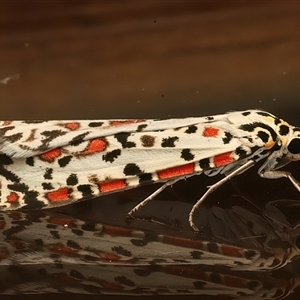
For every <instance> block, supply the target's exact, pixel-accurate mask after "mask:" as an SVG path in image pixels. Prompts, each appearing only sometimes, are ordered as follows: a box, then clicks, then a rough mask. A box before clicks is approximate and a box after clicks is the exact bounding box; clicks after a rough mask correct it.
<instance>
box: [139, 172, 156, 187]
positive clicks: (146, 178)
mask: <svg viewBox="0 0 300 300" xmlns="http://www.w3.org/2000/svg"><path fill="white" fill-rule="evenodd" d="M152 181H153V179H152V174H151V173H143V174H141V175H139V183H140V184H143V183H150V182H152Z"/></svg>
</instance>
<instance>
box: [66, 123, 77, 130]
mask: <svg viewBox="0 0 300 300" xmlns="http://www.w3.org/2000/svg"><path fill="white" fill-rule="evenodd" d="M65 127H66V128H67V129H70V130H77V129H78V128H79V127H80V124H79V123H78V122H70V123H66V124H65Z"/></svg>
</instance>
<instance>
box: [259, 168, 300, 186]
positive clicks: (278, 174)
mask: <svg viewBox="0 0 300 300" xmlns="http://www.w3.org/2000/svg"><path fill="white" fill-rule="evenodd" d="M258 174H259V176H260V177H262V178H268V179H278V178H284V177H285V178H288V179H289V180H290V182H291V183H292V184H293V186H294V187H295V188H296V189H297V190H298V191H299V192H300V183H299V182H298V181H297V180H296V179H295V178H294V177H293V175H292V174H291V173H290V172H286V171H276V170H268V169H265V168H264V165H263V166H262V167H261V168H260V169H259V171H258Z"/></svg>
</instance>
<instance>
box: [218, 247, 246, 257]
mask: <svg viewBox="0 0 300 300" xmlns="http://www.w3.org/2000/svg"><path fill="white" fill-rule="evenodd" d="M221 248H222V254H224V255H227V256H232V257H244V255H243V253H242V251H241V249H240V248H238V247H234V246H230V245H222V247H221Z"/></svg>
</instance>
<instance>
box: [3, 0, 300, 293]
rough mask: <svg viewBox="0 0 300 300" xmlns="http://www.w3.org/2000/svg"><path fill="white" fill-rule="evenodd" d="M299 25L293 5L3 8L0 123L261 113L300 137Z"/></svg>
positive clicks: (172, 3) (85, 4) (21, 4)
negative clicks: (294, 127)
mask: <svg viewBox="0 0 300 300" xmlns="http://www.w3.org/2000/svg"><path fill="white" fill-rule="evenodd" d="M299 15H300V3H299V2H287V1H286V2H271V1H262V2H260V1H255V2H251V1H247V2H234V1H232V2H230V1H213V2H212V1H201V2H200V1H199V2H197V1H191V2H190V1H184V2H183V1H182V2H181V1H176V2H175V1H161V2H159V1H107V2H102V1H101V2H100V1H98V2H81V1H79V2H73V3H72V2H59V1H52V2H47V1H42V2H25V1H18V2H13V3H9V2H6V1H1V2H0V81H1V82H2V83H0V104H1V106H0V119H87V118H91V119H92V118H98V119H103V118H150V117H152V118H168V117H186V116H205V115H207V114H218V113H223V112H226V111H229V110H243V109H247V108H262V109H265V110H267V111H270V112H272V113H274V114H276V115H278V116H280V117H282V118H285V119H287V121H290V122H291V123H292V124H298V125H300V120H299V113H300V110H299V100H298V96H299V82H300V59H299V56H300V18H299ZM10 76H12V79H11V80H10V81H8V83H7V84H4V82H5V81H6V80H5V79H6V78H7V77H10ZM295 176H296V177H298V179H299V177H300V175H299V176H297V174H295ZM273 184H275V185H276V183H273ZM29 297H30V299H44V298H45V299H46V297H45V296H42V297H39V296H37V297H32V296H29ZM29 297H28V299H29ZM67 297H68V298H69V297H70V296H67ZM67 297H63V296H59V298H60V299H67ZM72 297H73V296H72ZM2 298H3V299H4V297H3V296H2ZM7 298H11V299H16V297H7ZM85 298H86V297H85ZM88 298H91V299H98V297H95V298H94V297H88ZM22 299H27V297H22ZM74 299H75V297H74ZM78 299H81V297H80V298H78Z"/></svg>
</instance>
